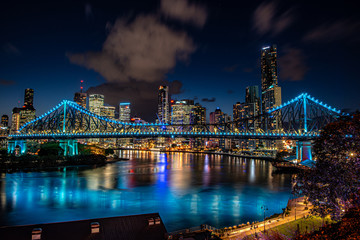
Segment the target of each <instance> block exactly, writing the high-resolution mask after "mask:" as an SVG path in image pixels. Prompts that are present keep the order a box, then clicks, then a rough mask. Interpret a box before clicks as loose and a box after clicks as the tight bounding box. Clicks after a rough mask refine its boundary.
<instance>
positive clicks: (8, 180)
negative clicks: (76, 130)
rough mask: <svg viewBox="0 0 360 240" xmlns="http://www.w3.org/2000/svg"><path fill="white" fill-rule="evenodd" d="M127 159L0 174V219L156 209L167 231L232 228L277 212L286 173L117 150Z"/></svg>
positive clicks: (251, 164) (31, 220) (287, 183)
mask: <svg viewBox="0 0 360 240" xmlns="http://www.w3.org/2000/svg"><path fill="white" fill-rule="evenodd" d="M120 155H121V156H122V157H127V158H130V161H126V162H116V163H112V164H107V165H106V166H104V167H100V168H95V169H66V171H52V172H29V173H12V174H2V175H1V178H0V225H1V226H4V225H24V224H37V223H46V222H59V221H70V220H80V219H87V218H100V217H112V216H120V215H130V214H141V213H151V212H159V213H160V215H161V217H162V219H163V221H164V223H165V226H166V228H167V230H168V231H174V230H178V229H183V228H188V227H193V226H198V225H200V224H202V223H207V224H210V225H212V226H214V227H223V226H231V225H235V224H240V223H246V222H252V221H257V220H261V219H263V211H262V210H261V206H263V205H266V206H267V208H268V209H269V210H268V211H266V216H270V215H272V214H273V213H279V212H282V208H284V207H285V206H286V204H287V201H288V199H289V197H291V176H290V175H284V174H281V175H278V174H273V173H272V171H273V168H272V166H271V164H270V163H269V162H267V161H264V160H256V159H240V158H235V157H229V156H219V155H207V154H192V153H169V154H165V153H159V152H145V151H121V153H120Z"/></svg>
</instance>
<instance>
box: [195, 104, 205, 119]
mask: <svg viewBox="0 0 360 240" xmlns="http://www.w3.org/2000/svg"><path fill="white" fill-rule="evenodd" d="M194 124H206V108H205V107H203V106H201V105H200V104H199V103H196V104H195V106H194Z"/></svg>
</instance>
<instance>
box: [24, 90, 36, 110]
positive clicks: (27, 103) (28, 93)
mask: <svg viewBox="0 0 360 240" xmlns="http://www.w3.org/2000/svg"><path fill="white" fill-rule="evenodd" d="M24 108H28V109H32V108H34V89H31V88H27V89H25V96H24Z"/></svg>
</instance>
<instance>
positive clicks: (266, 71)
mask: <svg viewBox="0 0 360 240" xmlns="http://www.w3.org/2000/svg"><path fill="white" fill-rule="evenodd" d="M277 84H278V74H277V48H276V45H272V46H267V47H263V48H262V50H261V91H262V92H264V91H266V90H267V89H269V88H270V87H271V86H277Z"/></svg>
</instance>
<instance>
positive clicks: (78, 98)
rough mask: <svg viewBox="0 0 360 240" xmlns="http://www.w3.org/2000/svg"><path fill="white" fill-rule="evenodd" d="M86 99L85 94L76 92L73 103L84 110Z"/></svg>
mask: <svg viewBox="0 0 360 240" xmlns="http://www.w3.org/2000/svg"><path fill="white" fill-rule="evenodd" d="M86 99H87V94H86V93H83V92H76V93H75V94H74V102H76V103H77V104H79V105H80V106H82V107H83V108H86Z"/></svg>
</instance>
